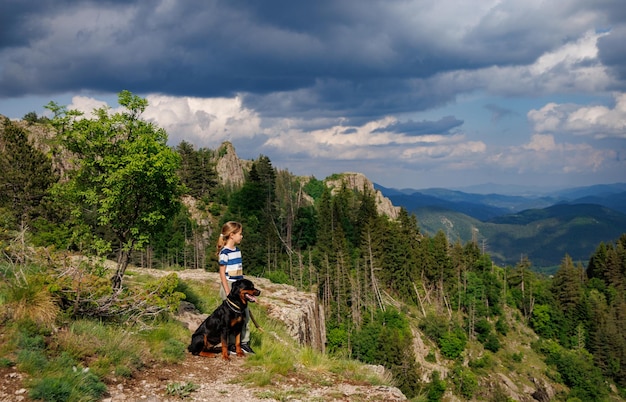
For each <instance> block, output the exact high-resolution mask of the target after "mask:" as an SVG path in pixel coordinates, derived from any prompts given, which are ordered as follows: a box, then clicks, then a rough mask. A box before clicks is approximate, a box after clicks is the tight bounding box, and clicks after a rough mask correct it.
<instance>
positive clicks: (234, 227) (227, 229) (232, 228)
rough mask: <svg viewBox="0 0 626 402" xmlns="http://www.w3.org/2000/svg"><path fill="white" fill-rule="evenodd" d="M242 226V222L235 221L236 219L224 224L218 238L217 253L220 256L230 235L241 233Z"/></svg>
mask: <svg viewBox="0 0 626 402" xmlns="http://www.w3.org/2000/svg"><path fill="white" fill-rule="evenodd" d="M241 228H242V225H241V223H239V222H235V221H229V222H226V223H225V224H224V225H223V226H222V232H221V233H220V235H219V236H218V238H217V246H216V248H217V252H216V255H217V257H218V258H219V255H220V251H222V248H224V245H226V242H227V241H228V239H229V238H230V236H231V235H232V234H234V233H239V232H240V231H241Z"/></svg>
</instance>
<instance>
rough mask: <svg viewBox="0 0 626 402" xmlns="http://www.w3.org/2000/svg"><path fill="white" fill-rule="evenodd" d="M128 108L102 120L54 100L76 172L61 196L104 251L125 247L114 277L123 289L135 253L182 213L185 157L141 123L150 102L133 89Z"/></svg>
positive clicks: (123, 101) (125, 99)
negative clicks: (181, 165) (181, 166)
mask: <svg viewBox="0 0 626 402" xmlns="http://www.w3.org/2000/svg"><path fill="white" fill-rule="evenodd" d="M118 101H119V103H120V105H121V106H122V107H123V108H124V111H122V112H118V113H112V112H111V110H110V109H109V108H104V107H103V108H100V109H96V110H94V116H95V117H94V118H86V117H85V116H81V115H80V114H78V113H70V112H68V111H66V110H65V108H63V107H59V106H58V105H56V104H54V103H51V104H49V105H48V108H49V109H51V110H52V111H53V112H54V113H55V117H54V119H53V121H52V123H53V125H55V127H57V129H58V132H59V136H60V137H61V138H60V139H61V141H62V143H63V144H64V145H65V147H66V149H67V150H68V151H70V152H71V153H72V156H73V158H72V162H73V164H74V166H75V169H74V170H72V171H70V172H69V176H68V177H67V178H66V179H67V180H65V181H63V182H61V183H60V185H59V188H58V190H59V194H60V195H61V196H62V197H64V199H66V200H67V201H68V202H69V203H70V205H72V206H73V215H74V216H75V217H76V218H77V219H78V221H79V222H80V223H81V224H83V225H84V226H85V227H89V228H91V230H92V233H96V234H97V235H96V237H97V238H96V239H88V240H90V241H91V242H92V244H93V245H94V246H95V247H96V248H97V249H98V251H108V250H109V249H112V248H115V249H117V250H118V253H119V257H118V267H117V270H116V273H115V275H114V276H113V278H112V283H113V288H114V289H119V288H120V287H121V285H122V278H123V276H124V272H125V270H126V267H127V266H128V263H129V258H130V254H131V253H132V252H133V250H135V249H141V248H142V247H144V246H145V245H146V244H147V242H148V240H149V239H150V236H151V234H152V233H154V232H155V231H157V230H158V229H159V228H160V227H161V226H162V225H163V224H164V223H165V222H166V221H167V220H168V219H170V218H171V217H172V216H174V214H176V212H177V211H178V209H179V200H178V196H179V195H180V184H179V183H180V179H179V177H178V176H177V174H176V171H177V169H178V167H179V163H180V160H179V157H178V155H177V154H176V153H175V152H173V151H172V150H171V149H170V148H169V147H168V146H167V145H166V142H167V134H166V133H165V131H164V130H163V129H160V128H157V127H155V126H154V125H153V124H152V123H149V122H147V121H144V120H141V119H140V115H141V113H142V112H143V111H144V110H145V108H146V106H147V101H146V100H145V99H142V98H139V97H137V96H135V95H132V94H131V93H130V92H128V91H123V92H121V93H120V94H119V97H118Z"/></svg>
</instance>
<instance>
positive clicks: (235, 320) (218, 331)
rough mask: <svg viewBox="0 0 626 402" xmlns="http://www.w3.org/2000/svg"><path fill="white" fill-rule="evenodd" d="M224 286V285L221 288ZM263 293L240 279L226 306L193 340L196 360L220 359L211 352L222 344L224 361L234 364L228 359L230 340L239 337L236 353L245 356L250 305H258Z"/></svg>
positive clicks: (205, 323)
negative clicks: (244, 337) (245, 324)
mask: <svg viewBox="0 0 626 402" xmlns="http://www.w3.org/2000/svg"><path fill="white" fill-rule="evenodd" d="M220 286H221V285H220ZM260 294H261V291H260V290H258V289H256V288H255V287H254V283H252V281H250V280H248V279H239V280H237V281H235V282H233V283H231V287H230V293H229V294H228V296H227V297H226V299H225V300H224V301H223V302H222V304H221V305H220V306H219V307H218V308H216V309H215V311H213V313H212V314H211V315H210V316H208V317H207V319H206V320H204V322H203V323H202V324H200V326H199V327H198V329H196V332H194V333H193V335H192V336H191V344H189V346H188V347H187V350H189V351H190V352H191V354H193V355H195V356H198V355H199V356H206V357H216V356H217V355H216V354H215V353H213V352H212V351H211V349H212V348H213V347H214V346H216V345H217V344H219V343H221V344H222V359H224V360H230V357H229V356H228V337H229V335H230V334H234V335H235V350H236V352H237V356H239V357H241V356H244V353H243V350H241V345H240V341H241V329H242V328H243V319H244V314H245V312H246V309H247V308H248V303H255V302H256V297H257V296H259V295H260Z"/></svg>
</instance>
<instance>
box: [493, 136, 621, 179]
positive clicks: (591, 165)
mask: <svg viewBox="0 0 626 402" xmlns="http://www.w3.org/2000/svg"><path fill="white" fill-rule="evenodd" d="M488 162H489V163H491V164H493V165H495V166H497V167H498V168H502V169H513V170H516V171H517V172H519V173H527V172H534V173H541V174H546V175H548V174H553V173H588V172H597V171H600V170H602V169H606V168H611V167H615V166H616V165H619V164H622V165H623V164H624V162H623V161H621V162H620V161H619V155H618V152H617V151H615V150H613V149H596V148H594V147H593V146H592V145H590V144H586V143H582V144H573V143H568V142H557V141H556V140H555V138H554V136H553V135H551V134H533V135H532V136H531V138H530V141H529V142H528V143H527V144H523V145H521V146H514V147H509V148H507V149H506V150H503V151H502V152H500V153H497V154H494V155H492V156H491V157H489V159H488Z"/></svg>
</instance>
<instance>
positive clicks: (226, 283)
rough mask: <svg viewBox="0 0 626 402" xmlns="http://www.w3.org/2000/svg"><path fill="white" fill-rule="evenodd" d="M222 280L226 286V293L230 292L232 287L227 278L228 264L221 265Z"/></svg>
mask: <svg viewBox="0 0 626 402" xmlns="http://www.w3.org/2000/svg"><path fill="white" fill-rule="evenodd" d="M220 280H221V282H222V286H223V287H224V292H226V295H227V296H228V294H229V293H230V287H229V286H228V279H226V265H220Z"/></svg>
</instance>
